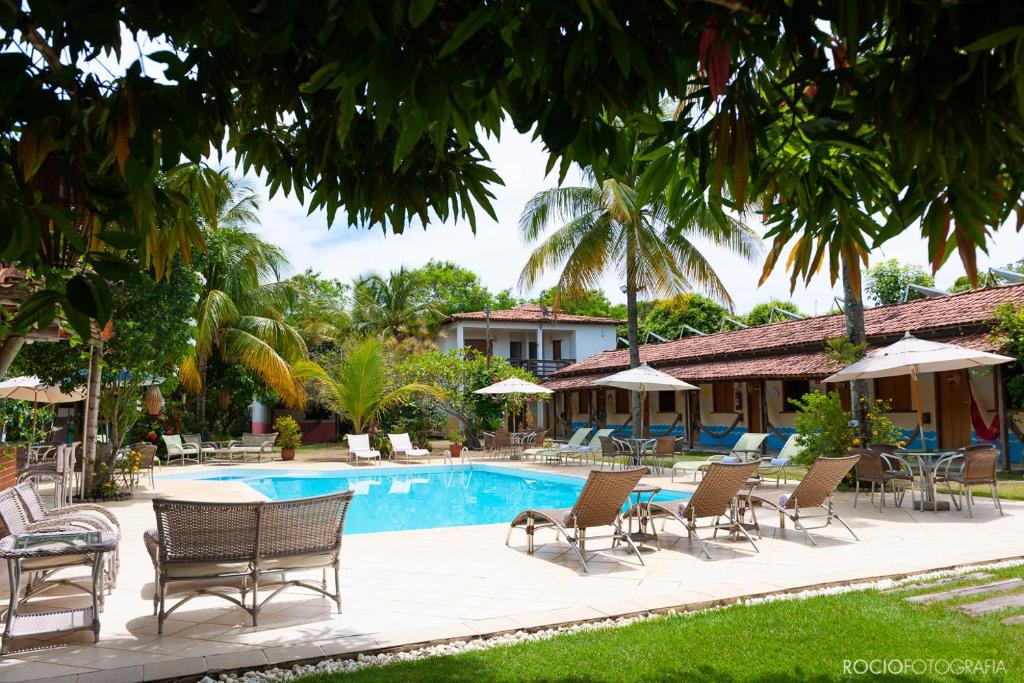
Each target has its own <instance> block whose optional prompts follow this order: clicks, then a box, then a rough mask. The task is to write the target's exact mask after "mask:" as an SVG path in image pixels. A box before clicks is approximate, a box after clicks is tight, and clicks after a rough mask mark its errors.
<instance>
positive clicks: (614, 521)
mask: <svg viewBox="0 0 1024 683" xmlns="http://www.w3.org/2000/svg"><path fill="white" fill-rule="evenodd" d="M645 474H647V468H645V467H638V468H636V469H631V470H621V471H618V472H610V471H609V472H603V471H601V470H592V471H591V472H590V476H588V477H587V483H586V484H584V485H583V490H582V491H580V495H579V497H578V498H577V499H576V503H575V504H574V505H573V506H572V507H571V508H568V509H561V510H524V511H523V512H520V513H519V514H518V515H516V517H515V519H513V520H512V524H511V525H510V526H509V529H508V535H506V536H505V545H508V544H509V541H510V539H511V538H512V531H513V529H517V528H523V529H525V530H526V552H527V553H529V554H530V555H532V554H533V551H534V542H533V535H534V532H535V531H536V530H537V528H539V527H551V528H553V529H554V530H555V534H556V538H557V536H559V535H561V536H564V537H565V540H566V541H568V542H569V546H570V547H571V548H572V550H573V552H574V553H576V558H577V559H578V560H579V561H580V566H581V567H583V571H584V572H589V571H590V570H589V569H587V562H586V560H585V559H584V558H583V552H584V550H585V549H586V547H585V546H586V534H587V530H588V529H592V528H596V527H603V526H610V527H613V531H612V534H611V535H610V536H605V537H591V540H593V539H594V538H611V539H612V540H613V547H614V543H617V542H619V541H625V543H626V544H627V545H629V547H630V548H632V550H633V552H634V553H636V556H637V558H639V560H640V564H644V558H643V557H641V556H640V550H639V548H637V547H636V544H635V543H633V541H632V539H630V538H629V536H627V535H626V534H625V533H623V531H622V527H621V524H620V521H621V514H622V507H623V505H625V503H626V502H627V501H628V500H629V494H630V493H632V491H633V488H634V487H636V485H637V483H638V482H639V481H640V478H641V477H643V476H644V475H645Z"/></svg>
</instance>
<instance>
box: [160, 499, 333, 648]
mask: <svg viewBox="0 0 1024 683" xmlns="http://www.w3.org/2000/svg"><path fill="white" fill-rule="evenodd" d="M351 500H352V492H351V491H346V492H344V493H335V494H331V495H328V496H318V497H315V498H300V499H298V500H283V501H274V502H256V503H210V502H194V501H182V500H167V499H164V498H156V499H154V500H153V510H154V512H155V513H156V522H157V527H156V529H154V530H151V531H147V532H146V533H145V535H144V537H143V540H144V541H145V544H146V549H147V550H148V551H149V555H150V559H151V560H152V562H153V569H154V571H155V573H156V584H155V585H156V591H155V593H154V595H153V613H154V614H156V615H157V633H158V634H163V626H164V621H165V620H166V619H167V617H168V615H170V614H171V613H173V612H174V611H175V610H177V609H178V608H179V607H181V606H182V605H184V604H185V603H187V602H188V601H189V600H191V599H192V598H195V597H197V596H199V595H216V596H218V597H221V598H224V599H225V600H227V601H229V602H231V603H233V604H235V605H238V606H239V607H241V608H242V609H244V610H245V611H246V612H248V613H249V614H250V615H251V616H252V624H253V626H257V625H258V624H259V613H260V610H261V609H263V607H264V606H265V605H266V604H267V602H269V601H270V600H272V599H273V598H274V597H275V596H276V595H278V594H279V593H280V592H281V591H283V590H284V589H285V588H288V587H289V586H302V587H304V588H308V589H310V590H313V591H316V592H317V593H320V594H321V595H323V596H325V597H328V598H330V599H332V600H334V602H335V603H336V605H337V609H338V612H339V613H340V612H341V582H340V576H339V570H340V566H341V565H340V556H341V533H342V530H343V529H344V526H345V515H346V513H347V512H348V506H349V503H350V502H351ZM328 567H331V568H333V569H334V592H330V591H329V590H328V589H327V568H328ZM311 569H320V570H322V572H323V577H322V580H321V581H320V582H310V581H304V580H301V579H292V580H289V579H288V578H287V572H295V571H304V570H311ZM269 575H274V576H278V577H280V578H279V580H276V581H272V582H271V583H268V584H263V585H261V584H260V578H261V577H264V576H269ZM176 584H177V585H179V586H183V590H181V591H178V592H179V593H184V597H182V598H181V599H180V600H178V602H176V603H175V604H174V605H173V606H171V608H170V609H167V606H166V601H167V597H168V595H169V594H172V593H173V592H174V591H173V589H174V587H175V585H176ZM189 584H191V585H189ZM260 588H270V589H273V590H272V591H271V593H270V595H268V596H267V597H266V598H264V599H263V600H262V601H261V600H260V598H259V590H260ZM236 591H237V592H238V596H237V597H236V596H235V595H234V592H236ZM249 593H252V599H251V603H247V601H246V596H247V595H248V594H249Z"/></svg>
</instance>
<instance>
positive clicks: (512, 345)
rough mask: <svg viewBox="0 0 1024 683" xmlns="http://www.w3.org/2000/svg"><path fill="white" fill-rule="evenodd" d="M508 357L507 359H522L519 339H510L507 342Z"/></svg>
mask: <svg viewBox="0 0 1024 683" xmlns="http://www.w3.org/2000/svg"><path fill="white" fill-rule="evenodd" d="M508 357H509V360H522V359H523V342H521V341H510V342H509V343H508Z"/></svg>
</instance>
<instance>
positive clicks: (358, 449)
mask: <svg viewBox="0 0 1024 683" xmlns="http://www.w3.org/2000/svg"><path fill="white" fill-rule="evenodd" d="M345 440H346V441H348V452H349V453H350V454H351V455H352V457H353V458H355V460H356V462H358V461H360V460H378V461H379V460H380V451H378V450H376V449H375V448H370V435H369V434H349V435H347V436H346V437H345Z"/></svg>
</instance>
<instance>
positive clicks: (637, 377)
mask: <svg viewBox="0 0 1024 683" xmlns="http://www.w3.org/2000/svg"><path fill="white" fill-rule="evenodd" d="M594 384H600V385H602V386H606V387H616V388H618V389H629V390H630V391H639V392H640V405H641V406H643V404H644V396H645V395H646V394H647V392H648V391H694V390H696V389H697V387H695V386H693V385H692V384H690V383H689V382H684V381H683V380H681V379H677V378H675V377H673V376H672V375H670V374H668V373H667V372H662V371H661V370H655V369H654V368H652V367H651V366H649V365H648V364H647V363H644V364H643V365H640V366H639V367H635V368H630V369H629V370H623V371H622V372H616V373H615V374H614V375H608V376H607V377H604V378H602V379H598V380H594ZM640 420H641V423H640V425H639V429H638V430H637V435H638V436H642V435H643V433H644V430H643V410H641V411H640Z"/></svg>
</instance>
